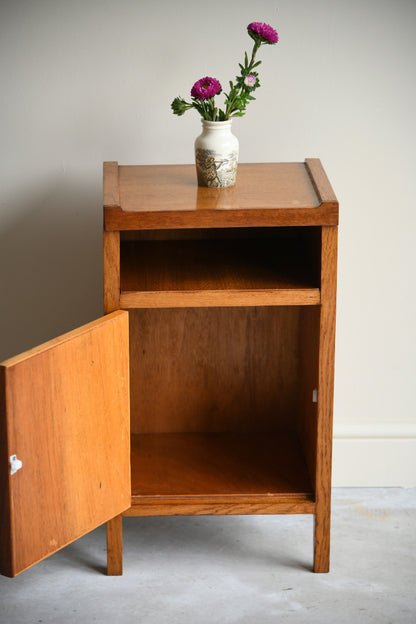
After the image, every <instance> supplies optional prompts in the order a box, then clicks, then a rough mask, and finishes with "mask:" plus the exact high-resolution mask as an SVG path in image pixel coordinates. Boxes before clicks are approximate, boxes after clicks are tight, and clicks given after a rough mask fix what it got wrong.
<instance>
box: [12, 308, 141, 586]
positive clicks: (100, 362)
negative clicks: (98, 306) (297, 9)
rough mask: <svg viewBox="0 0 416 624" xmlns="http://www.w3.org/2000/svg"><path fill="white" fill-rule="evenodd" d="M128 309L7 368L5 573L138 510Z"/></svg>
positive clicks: (14, 360)
mask: <svg viewBox="0 0 416 624" xmlns="http://www.w3.org/2000/svg"><path fill="white" fill-rule="evenodd" d="M128 339H129V338H128V313H127V312H122V311H118V312H113V313H112V314H109V315H107V316H105V317H103V318H101V319H98V320H97V321H94V322H92V323H89V324H88V325H85V326H83V327H81V328H80V329H77V330H75V331H73V332H70V333H68V334H65V335H64V336H61V337H60V338H57V339H55V340H52V341H50V342H47V343H45V344H44V345H42V346H40V347H37V348H35V349H32V350H30V351H27V352H26V353H23V354H22V355H20V356H17V357H14V358H11V359H9V360H6V361H5V362H3V363H2V364H1V365H0V497H1V499H0V572H1V573H2V574H4V575H6V576H16V574H19V573H20V572H22V571H23V570H25V569H26V568H28V567H30V566H31V565H33V564H34V563H36V562H38V561H40V560H41V559H44V558H45V557H47V556H48V555H50V554H52V553H54V552H56V551H57V550H59V549H60V548H62V547H63V546H66V545H67V544H69V543H70V542H72V541H74V540H76V539H77V538H79V537H81V536H82V535H84V534H85V533H88V532H89V531H91V530H92V529H94V528H96V527H97V526H99V525H100V524H102V523H104V522H106V521H107V520H110V519H111V518H113V517H114V516H116V515H118V514H120V513H121V512H122V511H124V510H125V509H127V508H128V507H130V502H131V482H130V417H129V345H128Z"/></svg>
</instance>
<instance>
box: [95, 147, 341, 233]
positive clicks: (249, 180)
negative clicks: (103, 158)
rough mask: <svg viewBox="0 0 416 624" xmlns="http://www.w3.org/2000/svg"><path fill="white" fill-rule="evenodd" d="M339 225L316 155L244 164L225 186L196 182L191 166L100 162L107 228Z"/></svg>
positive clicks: (333, 201) (335, 199)
mask: <svg viewBox="0 0 416 624" xmlns="http://www.w3.org/2000/svg"><path fill="white" fill-rule="evenodd" d="M280 225H338V201H337V198H336V196H335V193H334V191H333V189H332V187H331V184H330V182H329V180H328V178H327V175H326V173H325V171H324V168H323V167H322V164H321V161H320V160H319V159H318V158H307V159H306V160H305V162H304V163H297V162H296V163H251V164H250V163H242V164H240V165H239V169H238V175H237V183H236V184H235V186H232V187H228V188H221V189H218V188H203V187H199V186H198V185H197V180H196V173H195V167H194V165H121V166H119V165H118V163H117V162H105V163H104V227H105V229H106V230H107V231H116V230H137V229H158V228H161V229H164V228H166V229H168V228H199V227H230V226H233V227H249V226H254V227H261V226H263V227H268V226H280Z"/></svg>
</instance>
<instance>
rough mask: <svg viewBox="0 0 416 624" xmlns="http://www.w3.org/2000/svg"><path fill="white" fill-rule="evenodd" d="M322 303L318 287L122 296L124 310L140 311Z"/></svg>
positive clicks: (142, 293)
mask: <svg viewBox="0 0 416 624" xmlns="http://www.w3.org/2000/svg"><path fill="white" fill-rule="evenodd" d="M320 301H321V296H320V292H319V289H318V288H307V289H303V288H299V289H294V288H292V289H289V290H287V289H279V290H267V289H262V290H258V291H255V290H236V291H230V290H228V291H221V290H202V291H196V290H192V291H149V292H132V293H121V295H120V307H121V308H123V310H129V309H130V310H131V309H137V308H144V309H145V308H147V309H150V308H212V307H238V306H288V305H295V306H305V305H306V306H314V305H318V304H319V303H320Z"/></svg>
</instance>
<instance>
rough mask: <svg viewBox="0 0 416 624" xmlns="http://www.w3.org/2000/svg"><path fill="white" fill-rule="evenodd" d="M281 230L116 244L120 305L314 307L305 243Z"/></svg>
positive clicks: (315, 290)
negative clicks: (118, 253) (119, 278)
mask: <svg viewBox="0 0 416 624" xmlns="http://www.w3.org/2000/svg"><path fill="white" fill-rule="evenodd" d="M281 230H282V232H279V233H278V235H277V234H276V235H274V232H273V231H272V232H266V233H265V234H267V235H264V236H259V235H257V236H255V237H253V238H248V237H247V235H246V237H245V238H244V237H240V236H237V237H236V238H224V237H221V236H219V237H218V238H216V237H213V236H212V235H211V237H210V238H208V239H204V238H197V239H195V240H192V239H188V240H135V241H131V240H130V241H129V240H126V241H122V243H121V252H120V253H121V295H120V305H121V307H122V308H140V307H144V308H146V307H147V308H151V307H189V306H194V307H205V306H238V305H244V306H252V305H255V306H259V305H317V304H319V303H320V290H319V277H316V273H317V272H316V271H315V270H314V262H313V257H311V254H310V240H309V239H308V240H306V244H305V241H304V236H302V235H298V236H297V237H293V235H292V236H284V234H285V232H284V231H283V229H282V228H281ZM271 234H272V235H271ZM302 234H303V233H302Z"/></svg>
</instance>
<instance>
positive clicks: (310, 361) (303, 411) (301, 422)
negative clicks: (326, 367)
mask: <svg viewBox="0 0 416 624" xmlns="http://www.w3.org/2000/svg"><path fill="white" fill-rule="evenodd" d="M319 313H320V308H319V307H309V306H308V307H304V308H303V309H302V315H301V330H300V353H299V355H300V393H299V417H298V432H299V439H300V442H301V445H302V449H303V453H304V456H305V460H306V464H307V466H308V470H309V475H310V478H311V481H312V483H313V486H314V490H315V489H316V461H317V458H316V439H317V411H318V410H317V402H315V401H316V398H317V397H316V396H315V395H314V390H317V389H318V357H319Z"/></svg>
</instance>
